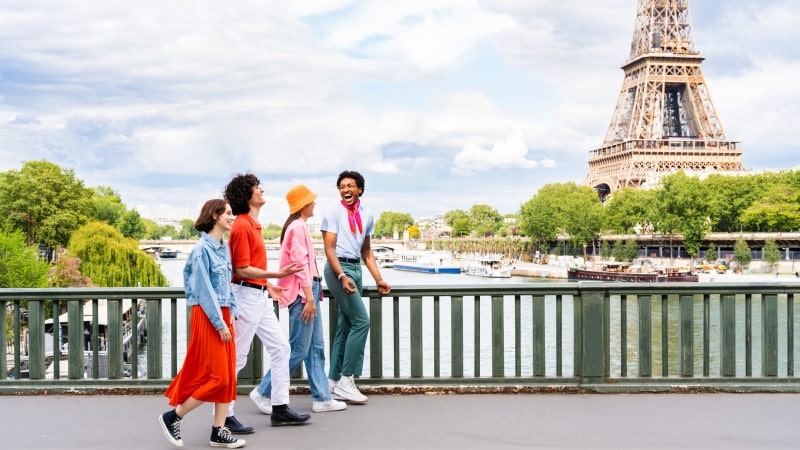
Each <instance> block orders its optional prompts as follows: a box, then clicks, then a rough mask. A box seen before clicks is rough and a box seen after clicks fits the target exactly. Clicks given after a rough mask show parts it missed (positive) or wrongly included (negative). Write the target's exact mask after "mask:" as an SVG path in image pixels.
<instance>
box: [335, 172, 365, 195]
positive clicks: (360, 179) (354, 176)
mask: <svg viewBox="0 0 800 450" xmlns="http://www.w3.org/2000/svg"><path fill="white" fill-rule="evenodd" d="M345 178H352V179H354V180H356V186H357V187H358V188H359V189H361V195H359V196H358V197H359V198H361V197H363V196H364V177H363V176H362V175H361V174H360V173H358V172H356V171H355V170H345V171H344V172H342V173H340V174H339V178H337V179H336V189H339V183H341V182H342V180H343V179H345Z"/></svg>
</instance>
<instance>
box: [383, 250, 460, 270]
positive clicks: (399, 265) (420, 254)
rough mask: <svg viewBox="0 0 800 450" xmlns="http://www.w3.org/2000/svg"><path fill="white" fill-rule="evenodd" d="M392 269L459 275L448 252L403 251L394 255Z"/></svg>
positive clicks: (456, 266)
mask: <svg viewBox="0 0 800 450" xmlns="http://www.w3.org/2000/svg"><path fill="white" fill-rule="evenodd" d="M394 268H395V269H396V270H407V271H411V272H422V273H451V274H454V273H461V266H459V265H458V264H456V262H455V261H454V260H453V255H452V253H450V252H440V251H427V250H404V251H399V252H397V253H395V260H394Z"/></svg>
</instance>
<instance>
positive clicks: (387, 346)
mask: <svg viewBox="0 0 800 450" xmlns="http://www.w3.org/2000/svg"><path fill="white" fill-rule="evenodd" d="M160 264H161V268H162V272H163V273H164V275H165V276H166V277H167V279H168V280H169V282H170V285H171V286H176V287H180V286H182V285H183V283H182V270H183V267H184V264H185V259H163V260H161V261H160ZM323 264H324V261H319V267H323ZM277 266H278V263H277V260H270V261H269V267H273V268H275V267H277ZM381 274H382V276H383V278H384V279H385V280H387V281H388V282H389V283H390V284H391V285H392V286H394V287H397V286H420V285H423V286H424V285H432V286H442V285H469V284H481V285H485V284H487V283H488V284H508V283H542V282H552V281H556V280H548V279H543V278H535V277H512V278H504V279H503V278H499V279H498V278H483V277H474V276H469V275H464V274H425V273H416V272H407V271H400V270H394V269H388V268H382V269H381ZM557 281H564V280H557ZM364 285H365V286H374V281H373V280H372V278H371V276H370V275H369V273H368V272H366V271H365V277H364ZM505 302H506V304H505V306H504V310H505V316H504V331H505V336H504V339H505V342H506V343H507V345H506V354H505V373H506V375H507V376H514V371H515V367H514V346H513V342H514V303H513V302H514V300H513V297H511V296H509V297H507V298H506V300H505ZM184 305H185V303H184V301H183V300H180V301H179V308H178V311H179V319H178V337H179V339H185V336H186V332H185V323H186V322H185V318H184V317H182V316H181V312H183V311H185V308H184V307H183V306H184ZM619 305H620V303H619V302H618V301H612V302H611V336H610V339H611V352H612V355H611V361H612V362H614V364H618V363H619V361H620V353H621V352H622V351H623V350H622V349H621V345H620V343H621V335H622V332H621V331H620V319H619V318H620V313H619V308H620V306H619ZM382 306H383V319H384V324H383V330H382V332H383V359H384V361H383V372H384V376H387V377H391V376H393V373H394V345H393V340H392V339H393V337H392V336H393V329H392V327H393V326H392V320H391V318H392V315H393V303H392V300H391V299H385V300H384V301H383V305H382ZM167 307H168V305H166V304H165V305H164V310H163V311H162V313H163V314H165V316H164V317H169V315H168V314H169V313H168V309H167ZM652 308H653V309H652V314H653V316H652V317H653V321H652V322H653V330H652V336H653V368H652V370H653V375H654V376H659V375H660V374H661V371H662V365H661V358H662V356H661V354H660V352H661V322H660V317H661V305H660V302H654V304H653V307H652ZM779 308H780V311H781V314H780V315H779V321H780V322H781V324H779V329H785V323H786V319H787V318H786V314H785V311H786V309H785V299H783V300H781V301H780V305H779ZM463 309H464V319H463V322H464V323H463V333H464V336H463V342H464V359H463V361H464V364H463V366H464V376H465V377H472V376H474V375H475V373H474V353H475V351H474V348H473V345H474V344H473V342H474V339H473V336H474V319H473V318H474V302H472V301H468V300H467V299H465V301H464V303H463ZM736 309H737V311H736V316H737V326H736V328H737V331H736V335H737V352H736V362H737V370H736V371H737V375H739V376H742V375H743V374H744V373H745V365H744V363H745V354H744V351H745V350H744V349H745V342H744V338H743V336H744V326H745V324H744V321H745V311H744V300H741V301H739V300H737V307H736ZM627 310H628V314H627V317H628V320H627V328H626V338H627V348H626V349H625V350H624V351H626V353H627V356H628V358H627V359H628V368H627V369H628V376H636V374H637V370H638V368H637V354H638V352H637V346H638V320H637V318H638V311H637V304H636V302H635V301H634V302H628V309H627ZM694 311H695V332H694V344H695V345H694V354H695V374H702V363H703V361H702V321H703V317H702V302H699V303H697V304H696V305H695V308H694ZM795 313H796V314H798V311H795ZM286 314H287V311H286V310H285V309H281V310H280V312H279V319H280V321H281V323H282V324H284V333H285V334H286V335H287V336H288V333H289V330H288V320H285V319H286ZM322 314H323V328H324V335H325V337H326V352H327V350H328V345H329V343H328V342H327V339H328V338H327V337H328V310H327V303H326V302H323V304H322ZM521 314H522V321H523V323H529V322H530V317H531V307H530V302H527V301H523V302H522V303H521ZM668 314H669V317H670V322H669V327H668V334H669V336H670V341H671V342H677V339H676V337H677V334H678V323H677V320H676V318H677V317H678V311H677V303H676V302H671V303H670V306H669V309H668ZM480 315H481V326H480V342H481V346H480V353H481V355H483V358H481V359H482V363H481V367H480V374H479V376H482V377H486V376H490V375H491V357H490V355H491V339H492V337H491V302H485V301H484V302H480ZM545 316H546V317H545V323H546V324H548V325H547V326H546V327H545V375H546V376H556V369H557V368H556V334H555V329H554V328H555V327H554V326H552V324H554V323H555V321H556V305H555V298H554V297H551V296H548V297H546V298H545ZM752 316H753V323H752V327H753V334H754V336H753V355H752V356H753V375H754V376H759V374H760V372H761V345H760V332H759V330H760V326H761V324H760V318H761V310H760V302H757V301H753V315H752ZM408 317H409V303H408V302H407V301H401V302H400V318H401V320H400V351H399V354H400V355H402V356H401V358H400V375H401V376H403V377H407V376H410V363H409V360H408V356H407V355H409V354H410V332H409V325H408ZM572 317H573V303H572V301H571V299H565V300H564V301H563V302H562V318H563V329H562V335H563V341H562V352H563V353H562V358H563V359H562V365H563V367H562V375H563V376H567V377H568V376H572V374H573V370H572V359H573V343H572V336H573V323H572ZM433 318H434V314H433V305H432V302H427V301H426V302H423V352H424V355H425V356H424V357H423V375H424V376H433V348H434V342H433ZM710 318H711V325H710V334H711V344H710V362H711V373H710V375H711V376H718V375H719V360H720V357H719V351H720V348H719V301H718V300H712V301H711V311H710ZM440 320H441V323H440V352H441V354H440V362H441V364H440V370H441V376H443V377H447V376H450V361H451V355H450V342H451V340H450V304H449V301H448V299H446V298H444V299H441V300H440ZM794 324H795V327H796V328H797V327H800V317H795V320H794ZM523 328H524V329H523V331H522V332H521V341H522V348H521V355H522V356H521V359H522V361H523V364H522V376H532V373H533V367H532V363H531V360H532V354H533V348H532V337H531V334H530V333H531V331H530V327H523ZM526 328H527V329H526ZM798 333H800V329H796V330H795V335H800V334H798ZM163 339H164V341H163V342H169V340H168V339H169V329H165V330H164V336H163ZM786 347H787V343H786V336H785V334H784V333H782V336H780V337H779V358H780V361H779V375H785V374H786V351H785V349H786ZM178 348H179V355H178V364H179V367H180V364H181V363H182V361H183V356H184V355H183V354H181V353H180V352H183V351H184V349H185V342H179V345H178ZM678 350H679V349H678V348H677V346H675V345H671V346H670V349H669V354H668V360H669V374H670V376H676V375H677V374H678ZM265 353H266V352H265ZM795 353H796V354H795V360H796V361H800V346H798V345H796V346H795ZM326 357H327V354H326ZM268 358H269V357H268V356H265V362H264V364H265V365H264V367H268ZM169 361H170V355H169V350H168V349H165V350H164V361H163V367H164V371H165V372H168V370H169V367H170V366H169ZM611 373H612V376H619V375H620V373H621V368H620V367H619V366H618V365H617V366H612V367H611ZM167 376H168V375H167ZM362 376H369V340H368V341H367V351H366V355H365V361H364V372H363V374H362Z"/></svg>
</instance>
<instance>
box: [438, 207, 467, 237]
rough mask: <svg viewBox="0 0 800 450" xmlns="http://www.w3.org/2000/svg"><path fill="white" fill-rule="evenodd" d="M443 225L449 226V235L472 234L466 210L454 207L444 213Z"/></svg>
mask: <svg viewBox="0 0 800 450" xmlns="http://www.w3.org/2000/svg"><path fill="white" fill-rule="evenodd" d="M444 223H445V225H447V226H449V227H450V235H451V236H457V237H462V236H469V235H471V234H472V223H471V220H470V217H469V214H467V212H466V211H464V210H462V209H454V210H451V211H448V212H446V213H445V215H444Z"/></svg>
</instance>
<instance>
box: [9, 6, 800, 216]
mask: <svg viewBox="0 0 800 450" xmlns="http://www.w3.org/2000/svg"><path fill="white" fill-rule="evenodd" d="M690 6H691V11H692V23H693V26H694V36H695V43H696V47H697V49H698V50H699V51H700V52H701V54H703V55H704V56H705V57H706V58H707V59H706V61H705V62H704V63H703V71H704V74H705V78H706V82H707V86H708V88H709V91H710V93H711V97H712V99H713V100H714V102H715V104H716V107H717V112H718V115H719V117H720V119H721V121H722V124H723V126H724V128H725V131H726V132H727V134H728V137H729V138H730V139H734V140H739V141H742V149H743V153H744V162H745V166H746V167H747V168H748V169H753V170H766V169H791V168H798V167H800V156H799V155H800V151H798V150H799V149H798V144H797V142H798V139H797V136H800V125H798V117H800V84H798V83H797V82H796V81H795V80H796V77H797V75H796V74H797V73H800V46H798V45H797V42H800V31H798V27H797V26H796V24H798V23H800V12H798V9H797V8H796V2H795V1H788V0H761V1H755V0H754V1H737V0H729V1H724V2H720V1H718V0H693V1H692V2H690ZM635 14H636V2H635V1H633V0H595V1H593V2H587V1H585V0H584V1H577V0H562V1H558V2H554V1H544V0H482V1H470V0H425V1H402V2H387V1H385V0H368V1H350V0H303V1H273V0H268V1H261V2H255V1H246V2H245V1H231V2H211V1H206V0H193V1H185V0H179V1H173V2H168V3H166V4H165V3H164V2H157V1H152V0H140V1H138V2H134V3H130V2H122V1H118V0H104V1H99V0H97V1H95V0H86V1H81V2H78V3H74V2H72V3H71V2H63V1H54V0H53V1H51V0H37V1H35V2H31V1H27V0H0V41H2V42H3V45H2V46H0V170H3V171H5V170H9V169H19V168H20V167H21V164H22V162H23V161H27V160H35V159H47V160H49V161H52V162H55V163H57V164H59V165H61V166H62V167H64V168H69V169H73V170H74V171H75V173H76V175H77V176H78V177H79V178H81V179H83V180H84V181H85V182H86V184H87V185H88V186H98V185H106V186H111V187H112V188H114V189H116V190H117V191H119V192H120V194H121V195H122V199H123V201H124V202H125V203H126V204H127V205H128V206H129V207H131V208H136V209H137V210H138V211H139V212H140V213H141V214H142V215H143V216H145V217H150V218H157V217H167V218H178V219H180V218H186V217H190V218H194V217H195V215H196V214H197V211H198V209H199V206H200V205H201V204H202V203H203V202H204V201H205V200H206V199H208V198H211V197H217V196H219V195H220V193H221V191H222V189H223V187H224V185H225V184H226V183H227V181H228V180H229V179H230V178H231V177H232V176H233V175H234V174H236V173H240V172H245V171H252V172H254V173H256V174H257V175H258V176H259V177H260V178H261V179H262V182H263V187H264V188H265V190H266V194H267V197H268V204H267V206H266V207H265V208H264V209H263V210H262V214H261V220H262V222H276V223H283V220H284V219H285V217H286V214H287V213H288V208H287V206H286V201H285V200H284V194H285V193H286V191H287V190H288V189H289V188H290V187H291V186H292V185H294V184H297V183H304V184H306V185H308V186H309V187H310V188H311V189H312V190H314V191H316V192H317V193H318V194H319V198H318V200H317V204H318V205H319V206H318V210H319V208H326V207H328V206H330V205H332V204H334V202H336V201H337V192H336V190H335V181H336V176H337V174H338V173H339V172H340V171H342V170H344V169H351V170H358V171H360V172H361V173H362V174H364V176H365V177H366V192H365V195H364V198H363V200H364V205H365V206H367V207H369V208H370V209H372V210H373V211H374V212H376V213H378V214H379V213H380V212H382V211H396V212H404V213H410V214H411V215H412V216H413V217H415V218H417V219H419V218H422V217H426V216H431V215H434V214H439V213H444V212H446V211H449V210H451V209H456V208H458V209H465V210H466V209H469V208H470V207H471V206H472V205H474V204H479V203H480V204H484V203H485V204H489V205H492V206H493V207H495V208H496V209H497V210H498V211H499V212H500V213H502V214H505V213H513V212H517V211H518V210H519V207H520V205H521V204H522V203H524V202H525V201H527V200H528V199H530V198H531V197H532V196H533V195H534V194H535V193H536V191H537V190H538V189H539V187H541V186H542V185H544V184H547V183H555V182H567V181H574V182H577V183H580V182H582V181H583V178H584V176H585V175H586V172H587V170H588V164H587V161H588V157H589V151H590V150H592V149H594V148H595V147H598V146H599V145H601V144H602V140H603V137H604V135H605V131H606V128H607V127H608V123H609V121H610V119H611V114H612V112H613V109H614V104H615V102H616V99H617V95H618V93H619V89H620V87H621V85H622V80H623V76H624V74H623V72H622V70H621V69H620V66H621V65H622V64H623V63H624V62H625V60H626V59H627V57H628V53H629V49H630V42H631V38H632V34H633V26H634V17H635Z"/></svg>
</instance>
